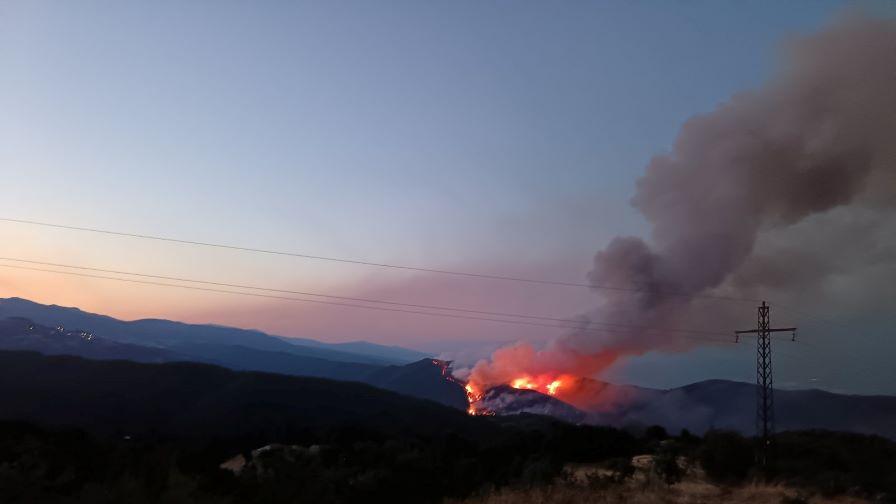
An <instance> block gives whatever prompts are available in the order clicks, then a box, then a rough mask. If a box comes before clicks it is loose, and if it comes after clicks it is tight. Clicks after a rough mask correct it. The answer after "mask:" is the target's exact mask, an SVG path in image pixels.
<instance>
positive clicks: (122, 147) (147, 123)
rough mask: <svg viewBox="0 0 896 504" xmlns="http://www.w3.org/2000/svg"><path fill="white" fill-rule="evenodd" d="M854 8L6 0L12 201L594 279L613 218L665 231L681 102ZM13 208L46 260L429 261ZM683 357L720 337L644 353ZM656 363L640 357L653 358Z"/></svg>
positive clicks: (309, 329)
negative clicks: (197, 245)
mask: <svg viewBox="0 0 896 504" xmlns="http://www.w3.org/2000/svg"><path fill="white" fill-rule="evenodd" d="M867 7H868V8H870V9H872V10H880V9H884V10H885V9H887V8H888V7H886V5H885V4H881V5H876V4H867ZM843 8H844V4H843V3H842V2H830V1H799V2H786V3H781V2H771V1H769V2H751V3H750V4H749V5H746V4H743V3H739V2H590V3H586V2H567V3H548V2H443V3H436V2H383V3H374V2H338V3H337V2H316V3H307V2H266V3H263V4H259V3H249V2H190V3H180V2H161V3H160V2H152V3H147V2H79V3H77V4H74V3H59V2H39V1H27V2H26V1H22V2H5V3H3V4H2V5H0V68H2V69H3V71H2V73H0V110H3V114H2V115H0V170H2V175H3V193H4V197H3V198H2V199H0V217H4V216H5V217H14V218H23V219H34V220H43V221H48V222H58V223H65V224H72V225H85V226H94V227H100V228H108V229H119V230H127V231H135V232H141V233H147V234H161V235H166V236H175V237H182V238H188V239H196V240H202V241H211V242H224V243H233V244H240V245H247V246H254V247H261V248H269V249H282V250H294V251H300V252H307V253H311V254H320V255H329V256H337V257H346V258H358V259H365V260H371V261H382V262H393V263H402V264H411V265H421V266H428V267H436V268H455V269H466V270H476V271H498V272H512V273H515V274H525V275H528V276H545V277H550V278H558V279H563V280H570V281H582V280H583V279H584V275H585V273H586V272H587V271H588V268H589V261H590V258H591V256H592V255H593V254H594V252H595V251H596V250H598V249H600V248H601V247H603V246H604V245H605V244H606V243H607V241H608V240H609V239H610V238H611V237H613V236H615V235H617V234H636V235H637V234H645V232H646V230H647V227H646V224H645V223H644V221H643V219H642V218H641V217H640V216H639V215H638V214H637V213H636V212H635V211H634V210H633V209H632V208H631V207H630V205H629V203H628V200H629V198H630V197H631V195H632V194H633V190H634V184H635V181H636V180H637V178H638V177H639V176H640V175H641V174H642V171H643V168H644V166H645V165H646V164H647V162H648V161H649V159H650V158H651V157H652V156H653V155H656V154H658V153H661V152H663V151H665V150H666V149H668V147H669V146H670V144H671V142H672V141H673V139H674V138H675V135H676V133H677V131H678V128H679V126H680V125H681V124H682V122H683V121H685V120H686V119H687V118H689V117H691V116H693V115H694V114H698V113H701V112H707V111H710V110H712V109H713V108H714V107H715V106H716V105H718V104H719V103H721V102H723V101H724V100H726V99H727V98H729V97H730V96H731V95H732V94H734V93H736V92H738V91H740V90H744V89H749V88H751V87H755V86H757V85H758V84H760V83H762V82H763V81H764V79H766V77H767V76H768V75H769V74H770V72H771V71H772V70H773V69H774V66H775V63H776V49H777V48H778V47H779V45H780V43H781V42H782V41H784V40H786V39H787V38H788V37H791V36H794V35H796V34H800V33H807V32H811V31H813V30H815V29H818V28H819V27H820V26H822V25H823V24H824V23H825V22H827V21H829V20H830V19H831V18H832V17H833V16H834V15H835V14H836V13H837V12H839V11H842V10H843ZM0 233H2V236H4V237H8V238H9V239H10V240H9V242H10V245H9V247H8V248H9V252H8V253H9V254H11V255H12V254H15V255H14V256H15V257H28V258H34V259H37V260H46V261H59V262H65V261H64V260H67V261H68V262H70V263H75V264H86V265H93V266H99V267H109V268H128V269H131V270H136V271H151V272H156V273H162V274H171V275H179V274H180V275H189V276H192V277H200V278H209V279H214V280H222V279H223V280H228V281H246V282H249V281H251V282H253V283H256V284H263V285H276V286H284V285H285V286H302V287H303V288H309V289H316V290H318V291H327V292H340V293H342V292H356V291H360V292H368V291H372V292H377V293H389V294H391V295H394V296H395V297H396V298H397V299H402V300H403V299H406V297H405V298H402V297H401V296H402V295H403V292H405V290H404V289H403V288H402V287H401V286H400V285H399V286H395V285H393V282H403V281H408V282H412V283H413V282H417V281H419V279H415V278H407V275H404V276H401V275H398V277H399V278H398V279H397V280H396V279H395V277H394V276H390V275H391V274H389V273H385V272H382V271H371V270H369V269H364V268H357V267H351V266H345V265H334V264H324V263H311V264H309V263H307V262H301V261H295V260H292V259H288V260H284V259H273V258H269V257H258V256H250V255H246V254H228V253H221V252H215V251H208V250H194V249H188V248H185V247H172V246H166V245H160V244H152V243H145V242H133V241H127V240H122V239H117V238H109V237H97V236H84V235H81V234H77V233H70V232H62V231H49V230H40V229H33V228H27V227H24V226H20V225H13V224H0ZM424 283H425V282H424ZM449 283H450V282H449ZM439 288H440V289H443V292H444V293H445V294H443V293H442V292H436V293H433V292H425V293H424V294H419V293H420V292H421V291H426V287H425V286H418V287H417V290H408V291H407V292H415V293H418V294H419V295H426V296H429V297H430V298H433V299H437V300H442V301H445V302H453V304H457V303H458V302H473V303H476V304H477V305H479V304H482V303H487V302H490V301H495V300H496V299H498V298H500V299H498V301H495V303H496V304H497V305H498V306H496V308H501V307H503V306H509V307H517V308H520V309H539V308H540V309H544V312H542V313H546V314H548V315H558V314H559V315H564V316H565V315H569V314H570V313H576V312H577V311H579V310H581V309H584V308H586V307H587V306H588V304H589V303H590V302H591V300H590V298H589V297H588V296H589V294H587V293H586V294H581V293H579V294H570V293H563V294H556V293H554V292H538V293H529V292H521V291H520V290H519V289H520V287H519V286H494V285H490V286H488V287H485V288H483V289H484V292H482V291H481V290H477V292H475V293H472V294H470V293H469V292H467V291H464V290H463V289H464V288H465V287H462V286H461V285H460V284H457V285H442V284H439ZM477 289H479V287H477ZM0 291H2V292H0V293H2V294H4V295H21V296H24V297H30V298H33V299H37V300H40V301H45V302H56V303H59V304H70V305H78V306H82V307H85V308H86V309H92V310H94V311H99V312H103V313H109V314H112V315H118V316H123V317H130V318H136V317H144V316H165V317H169V318H179V319H183V320H191V321H211V322H217V323H231V324H237V325H242V326H251V327H259V328H262V329H267V330H271V331H277V332H280V333H284V334H290V335H297V336H299V335H301V336H307V337H317V338H321V339H330V340H345V339H362V338H363V339H371V340H374V341H383V342H388V343H398V344H406V345H408V346H415V347H418V348H421V347H426V346H427V345H435V342H439V344H440V345H443V344H444V342H445V341H446V340H447V341H449V342H451V341H461V342H465V343H464V344H470V345H473V342H481V341H503V340H507V339H514V338H517V337H520V338H533V339H538V338H540V337H542V336H541V335H540V334H536V333H535V332H533V331H526V332H523V333H519V332H517V331H515V330H514V331H510V330H508V329H506V328H503V327H498V328H496V327H492V326H489V327H488V328H485V329H482V328H479V327H473V326H463V327H455V326H447V327H445V328H438V329H433V328H432V327H431V326H430V324H431V322H429V321H426V322H425V323H424V322H420V321H413V322H405V321H395V320H380V321H376V322H375V323H373V322H370V321H368V320H365V321H363V322H364V324H368V325H346V326H344V327H343V326H341V325H340V324H339V323H337V322H338V316H336V315H334V317H337V319H336V320H337V322H333V319H326V320H327V322H326V323H317V324H312V323H311V322H309V320H310V319H313V318H314V316H313V315H309V314H308V313H306V312H305V311H300V312H298V314H297V312H296V310H294V309H293V308H291V307H284V306H282V305H278V304H274V305H271V304H270V303H268V304H262V305H259V304H258V303H255V302H251V303H250V302H248V301H242V300H239V301H236V300H233V299H230V298H226V297H225V298H224V299H222V298H221V297H220V296H215V295H203V294H197V293H180V292H178V293H172V292H171V291H170V290H165V289H152V288H141V287H133V286H122V285H119V284H114V283H110V282H105V283H104V282H101V281H91V280H85V279H70V278H65V279H60V278H56V277H51V276H47V275H44V274H39V273H34V272H31V273H27V272H13V273H10V274H9V275H7V276H5V277H4V280H2V281H0ZM383 295H385V294H383ZM748 320H749V318H748ZM390 324H392V325H390ZM365 327H366V328H368V329H369V330H367V331H365V330H364V328H365ZM682 358H694V359H697V360H698V361H700V362H704V361H706V360H711V359H710V358H708V357H701V356H700V355H697V357H693V356H689V355H680V356H673V357H672V358H671V359H672V360H671V361H669V360H663V359H667V357H665V356H663V357H661V358H660V360H661V361H663V362H660V363H652V361H649V360H648V361H645V362H651V364H650V366H653V369H655V368H656V366H664V365H670V366H673V367H674V366H675V365H678V366H679V368H689V367H691V364H690V363H685V364H680V365H679V364H676V363H675V362H674V360H675V359H682ZM701 359H702V360H701ZM670 362H671V364H670ZM643 365H644V364H642V366H643ZM745 365H746V366H747V368H749V367H750V366H749V362H746V363H745ZM632 369H633V370H634V371H632V373H634V374H629V375H624V376H623V378H624V379H632V380H636V381H637V380H641V381H645V380H646V381H649V378H650V376H649V375H650V373H649V372H645V373H642V374H643V376H641V375H637V369H638V368H637V366H633V367H632ZM707 369H709V368H707ZM669 373H673V374H674V373H678V372H677V371H669ZM707 373H710V371H707ZM685 374H687V373H685ZM685 374H681V373H678V374H677V375H675V376H678V377H679V378H677V379H679V380H681V379H682V378H680V377H681V376H684V375H685ZM687 376H688V378H689V379H690V378H691V376H690V375H689V374H688V375H687ZM667 381H668V380H667Z"/></svg>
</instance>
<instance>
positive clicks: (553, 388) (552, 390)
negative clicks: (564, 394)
mask: <svg viewBox="0 0 896 504" xmlns="http://www.w3.org/2000/svg"><path fill="white" fill-rule="evenodd" d="M562 384H563V383H562V382H561V381H560V380H554V381H552V382H551V383H548V384H547V386H546V387H545V388H546V389H547V390H548V394H551V395H554V394H556V393H557V389H559V388H560V385H562Z"/></svg>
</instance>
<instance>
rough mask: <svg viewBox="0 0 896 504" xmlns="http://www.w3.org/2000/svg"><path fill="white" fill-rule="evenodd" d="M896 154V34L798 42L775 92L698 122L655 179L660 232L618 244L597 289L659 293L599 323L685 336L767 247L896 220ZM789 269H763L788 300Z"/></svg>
mask: <svg viewBox="0 0 896 504" xmlns="http://www.w3.org/2000/svg"><path fill="white" fill-rule="evenodd" d="M894 146H896V22H894V21H893V20H879V19H868V18H860V17H855V16H853V17H845V18H842V19H840V20H838V21H837V22H836V23H834V24H833V25H832V26H830V27H828V28H827V29H825V30H823V31H822V32H819V33H817V34H815V35H812V36H809V37H806V38H803V39H799V40H796V41H794V42H793V43H792V44H791V45H790V46H788V52H787V53H786V56H785V58H784V61H783V66H782V68H781V69H780V70H779V71H778V73H777V75H776V76H775V77H774V78H773V79H772V80H771V81H770V82H769V83H768V84H766V85H765V86H764V87H762V88H761V89H759V90H756V91H753V92H745V93H742V94H739V95H736V96H734V97H732V98H731V100H730V101H728V102H727V103H725V104H723V105H721V106H720V107H719V108H718V109H717V110H715V111H713V112H711V113H709V114H706V115H702V116H697V117H694V118H692V119H690V120H689V121H687V122H686V123H685V124H684V126H683V127H682V129H681V131H680V133H679V136H678V138H677V140H676V142H675V146H674V149H673V151H672V152H671V153H668V154H666V155H662V156H658V157H655V158H654V159H653V160H652V161H651V162H650V164H649V165H648V166H647V170H646V174H645V175H644V176H643V177H642V178H641V179H640V180H639V181H638V186H637V192H636V194H635V196H634V198H633V199H632V203H633V205H634V206H635V207H636V208H638V209H639V210H640V211H641V212H642V213H643V214H644V216H645V217H646V218H647V219H648V220H649V221H650V223H651V224H652V234H651V241H650V243H649V244H648V243H646V242H644V241H643V240H641V239H639V238H634V237H619V238H616V239H614V240H613V241H612V242H611V243H610V244H609V245H608V246H607V248H606V249H604V250H603V251H601V252H599V253H598V254H597V255H596V257H595V260H594V268H593V270H592V271H591V273H590V274H589V277H590V279H591V281H592V282H593V283H595V284H603V285H632V284H634V285H640V286H643V287H645V289H647V292H646V293H645V294H643V295H636V296H631V295H628V294H619V295H615V294H612V293H611V294H610V295H609V296H608V297H606V298H605V300H604V303H603V304H602V305H601V306H600V307H599V308H598V309H597V310H596V311H595V312H594V313H592V314H590V315H589V318H591V319H592V320H595V321H618V322H625V323H633V322H636V321H640V322H641V323H644V324H647V325H649V326H655V327H661V326H663V325H670V324H672V325H674V320H675V318H676V314H677V313H680V312H681V311H682V310H685V309H686V308H687V305H688V304H689V303H690V296H693V295H697V294H700V293H702V292H705V291H707V290H710V289H713V288H716V287H718V286H720V285H721V284H723V282H726V281H728V280H730V279H731V277H732V275H734V274H736V273H737V272H738V270H739V268H741V267H742V266H744V265H745V263H747V262H748V261H749V260H750V259H751V255H752V254H754V252H755V250H756V243H757V239H758V237H759V236H760V235H761V234H762V233H764V232H766V231H770V230H775V229H779V228H782V227H787V226H792V225H794V224H797V223H799V222H801V221H804V220H806V219H807V218H810V217H812V216H814V215H816V214H819V213H823V212H827V211H830V210H832V209H835V208H837V207H843V206H855V207H863V208H867V209H872V211H873V212H876V213H886V214H890V213H891V210H892V208H893V205H894V203H896V177H894V173H896V149H894ZM817 231H819V232H822V233H824V232H826V231H825V230H824V229H818V230H817ZM811 252H812V254H815V255H824V254H826V253H827V251H826V250H815V251H811ZM804 255H806V256H811V254H804ZM820 262H824V261H820ZM792 266H794V267H796V266H797V265H792ZM789 269H790V267H789V265H787V264H777V265H775V267H773V268H770V267H768V265H766V267H765V268H764V270H766V271H770V272H771V271H773V272H774V274H775V275H777V276H779V277H780V278H777V279H776V280H775V281H776V282H777V283H778V284H779V286H780V285H785V286H786V284H787V282H788V279H787V275H788V271H789ZM757 273H758V270H757ZM762 281H764V279H762V278H756V279H755V282H762ZM750 282H751V280H750V279H749V278H747V277H744V278H742V279H740V282H739V283H740V284H741V286H742V287H743V286H744V284H749V283H750ZM746 286H749V285H746ZM669 292H675V293H679V294H683V295H679V296H669V295H668V294H667V293H669ZM633 336H634V337H633ZM568 339H569V341H568V342H567V343H568V344H570V345H573V346H575V347H581V346H584V347H585V348H586V349H587V348H588V347H589V346H591V347H593V348H592V350H598V349H599V348H606V347H610V348H614V347H616V348H618V349H619V350H622V351H623V353H625V351H626V350H631V351H634V352H637V351H639V350H641V351H643V350H644V349H639V348H637V347H638V346H643V345H645V344H646V345H650V346H653V347H655V346H657V345H663V344H664V343H668V342H667V341H663V340H661V339H658V338H656V337H654V336H651V334H649V333H642V334H636V335H632V334H630V333H626V334H623V335H621V336H620V337H618V338H614V337H612V336H610V337H607V338H598V340H597V341H595V338H593V337H589V336H588V335H585V334H577V335H573V336H571V337H570V338H568ZM614 340H615V341H614ZM620 346H621V348H619V347H620ZM630 346H631V347H633V348H626V347H630Z"/></svg>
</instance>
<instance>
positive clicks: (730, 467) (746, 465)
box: [698, 431, 753, 483]
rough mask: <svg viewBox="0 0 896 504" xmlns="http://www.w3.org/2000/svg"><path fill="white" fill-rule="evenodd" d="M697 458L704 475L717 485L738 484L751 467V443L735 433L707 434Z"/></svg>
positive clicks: (716, 432)
mask: <svg viewBox="0 0 896 504" xmlns="http://www.w3.org/2000/svg"><path fill="white" fill-rule="evenodd" d="M698 458H699V461H700V465H701V467H703V470H704V471H706V475H707V476H708V477H709V478H710V479H711V480H713V481H716V482H719V483H738V482H741V481H743V480H744V478H746V477H747V474H748V473H749V472H750V468H752V466H753V445H752V443H751V442H750V441H749V440H748V439H746V438H744V437H743V436H741V435H740V434H738V433H736V432H727V431H715V432H709V433H707V434H706V436H705V437H704V439H703V446H702V447H701V448H700V451H699V453H698Z"/></svg>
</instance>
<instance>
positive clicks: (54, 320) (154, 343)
mask: <svg viewBox="0 0 896 504" xmlns="http://www.w3.org/2000/svg"><path fill="white" fill-rule="evenodd" d="M4 317H6V318H4ZM138 342H139V344H138ZM334 347H335V349H334ZM0 349H3V350H32V351H36V352H40V353H42V354H45V355H73V356H79V357H86V358H90V359H123V360H131V361H135V362H155V363H158V362H175V361H192V362H203V363H209V364H217V365H221V366H225V367H228V368H230V369H234V370H245V371H265V372H270V373H280V374H287V375H294V376H311V377H320V378H330V379H334V380H345V381H358V382H364V383H368V384H371V385H375V386H378V387H380V388H384V389H387V390H393V391H397V392H400V393H404V394H406V395H410V396H414V397H419V398H424V399H430V400H433V401H436V402H440V403H442V404H446V405H450V406H452V407H454V408H457V409H462V410H463V409H466V405H467V402H466V395H465V393H464V391H463V387H462V386H461V385H460V384H458V383H455V382H450V381H446V380H445V378H444V376H443V372H444V371H443V369H442V365H441V364H436V363H437V362H440V361H434V360H432V359H429V358H422V359H420V360H418V361H416V362H412V363H410V364H406V363H405V362H406V359H408V358H411V357H418V358H419V357H420V355H425V354H420V353H417V352H414V351H413V350H407V349H404V348H400V347H387V346H382V345H376V344H373V343H366V342H353V343H346V344H327V343H322V342H318V341H314V340H307V339H306V340H297V341H292V340H288V339H286V338H283V339H281V338H279V337H275V336H269V335H267V334H264V333H262V332H259V331H246V330H243V329H234V328H229V327H221V326H208V325H192V324H182V323H179V322H171V321H167V320H138V321H134V322H125V321H121V320H117V319H114V318H111V317H107V316H104V315H96V314H92V313H86V312H83V311H81V310H79V309H77V308H63V307H59V306H46V305H41V304H38V303H33V302H31V301H27V300H23V299H17V298H12V299H2V300H0ZM343 349H345V350H343ZM349 349H350V350H352V351H348V350H349ZM390 356H391V357H390ZM387 359H388V360H387Z"/></svg>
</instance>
